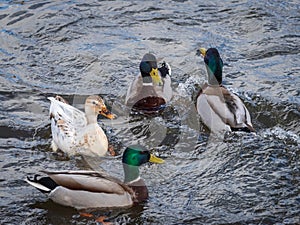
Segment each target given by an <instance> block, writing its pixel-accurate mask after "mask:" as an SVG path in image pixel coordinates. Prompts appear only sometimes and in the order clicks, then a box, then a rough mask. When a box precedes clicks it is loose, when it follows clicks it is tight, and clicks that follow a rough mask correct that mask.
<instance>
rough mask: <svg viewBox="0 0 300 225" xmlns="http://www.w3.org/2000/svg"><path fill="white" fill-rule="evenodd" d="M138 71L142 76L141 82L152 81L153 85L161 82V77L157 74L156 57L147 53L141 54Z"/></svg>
mask: <svg viewBox="0 0 300 225" xmlns="http://www.w3.org/2000/svg"><path fill="white" fill-rule="evenodd" d="M140 71H141V75H142V77H143V83H152V82H153V84H154V85H159V84H162V80H161V77H160V76H159V74H158V68H157V60H156V57H155V56H154V55H153V54H151V53H147V54H145V55H144V56H143V58H142V61H141V63H140Z"/></svg>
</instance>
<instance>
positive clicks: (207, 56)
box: [200, 48, 223, 85]
mask: <svg viewBox="0 0 300 225" xmlns="http://www.w3.org/2000/svg"><path fill="white" fill-rule="evenodd" d="M200 53H201V55H202V56H203V57H204V62H205V66H206V70H207V73H208V84H210V85H220V84H222V71H223V61H222V59H221V57H220V54H219V52H218V50H217V49H216V48H209V49H207V50H206V49H205V48H200Z"/></svg>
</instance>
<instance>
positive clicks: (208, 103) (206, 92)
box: [197, 85, 230, 132]
mask: <svg viewBox="0 0 300 225" xmlns="http://www.w3.org/2000/svg"><path fill="white" fill-rule="evenodd" d="M221 96H222V92H221V89H220V88H219V87H213V88H212V87H209V86H208V85H205V86H204V87H203V89H202V90H201V91H200V92H199V94H198V97H197V111H198V113H199V115H200V117H201V120H202V121H203V123H204V124H205V125H206V126H207V127H209V129H210V130H211V131H212V132H220V131H223V130H228V131H230V127H229V126H228V125H227V120H226V113H228V109H227V107H226V104H225V102H224V99H223V98H222V97H221Z"/></svg>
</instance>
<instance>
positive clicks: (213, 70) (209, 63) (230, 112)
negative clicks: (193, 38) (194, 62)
mask: <svg viewBox="0 0 300 225" xmlns="http://www.w3.org/2000/svg"><path fill="white" fill-rule="evenodd" d="M200 51H201V54H202V55H203V56H204V62H205V64H206V68H207V72H208V84H205V85H204V86H203V87H202V89H201V90H200V92H199V94H198V97H197V102H196V107H197V111H198V113H199V115H200V117H201V120H202V121H203V123H204V124H205V125H206V126H207V127H208V128H209V129H210V130H211V131H212V132H215V133H217V132H222V131H245V132H252V131H254V128H253V125H252V123H251V116H250V113H249V111H248V109H247V108H246V106H245V105H244V103H243V102H242V100H241V99H240V98H239V97H238V96H237V95H235V94H233V93H231V92H230V91H229V90H228V89H226V88H225V87H224V86H223V85H222V67H223V61H222V59H221V58H220V55H219V53H218V51H217V49H215V48H210V49H208V50H206V49H200Z"/></svg>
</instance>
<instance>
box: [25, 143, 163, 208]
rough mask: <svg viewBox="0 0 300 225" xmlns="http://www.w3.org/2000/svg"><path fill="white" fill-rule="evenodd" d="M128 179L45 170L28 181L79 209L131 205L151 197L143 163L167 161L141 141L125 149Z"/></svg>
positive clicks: (59, 200)
mask: <svg viewBox="0 0 300 225" xmlns="http://www.w3.org/2000/svg"><path fill="white" fill-rule="evenodd" d="M122 162H123V169H124V182H122V181H120V180H119V179H117V178H114V177H111V176H110V175H108V174H107V173H104V172H97V171H52V172H51V171H44V173H46V174H47V175H48V176H46V177H41V178H38V176H39V175H35V176H34V177H33V178H32V179H31V178H29V177H27V179H25V181H26V182H27V183H29V184H30V185H32V186H33V187H35V188H37V189H38V190H40V191H42V192H44V193H46V194H48V196H49V198H50V199H52V200H53V201H54V202H56V203H58V204H61V205H64V206H70V207H74V208H76V209H78V210H80V209H89V208H111V207H130V206H132V205H134V204H135V203H139V202H142V201H144V200H146V199H147V198H148V189H147V187H146V185H145V182H144V180H143V179H142V178H141V177H140V174H139V166H141V165H142V164H144V163H147V162H153V163H163V162H164V160H162V159H160V158H158V157H156V156H154V155H153V154H150V152H149V151H148V150H146V149H145V148H144V147H142V146H139V145H134V146H130V147H128V148H127V149H126V150H125V151H124V153H123V158H122Z"/></svg>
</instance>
